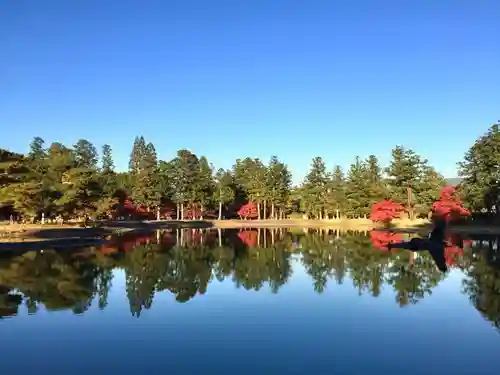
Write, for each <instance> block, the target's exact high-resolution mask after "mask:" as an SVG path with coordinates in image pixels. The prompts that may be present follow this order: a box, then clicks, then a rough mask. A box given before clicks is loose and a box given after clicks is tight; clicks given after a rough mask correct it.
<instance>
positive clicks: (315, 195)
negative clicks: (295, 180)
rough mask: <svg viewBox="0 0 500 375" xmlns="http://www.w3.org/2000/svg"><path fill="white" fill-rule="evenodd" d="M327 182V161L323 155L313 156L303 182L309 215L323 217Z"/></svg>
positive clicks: (303, 192)
mask: <svg viewBox="0 0 500 375" xmlns="http://www.w3.org/2000/svg"><path fill="white" fill-rule="evenodd" d="M327 183H328V176H327V173H326V165H325V162H324V161H323V159H322V158H321V157H315V158H313V159H312V162H311V168H310V170H309V173H308V174H307V175H306V177H305V179H304V183H303V184H302V194H303V195H302V199H303V209H304V211H305V212H306V214H307V215H314V216H315V217H316V218H318V219H322V218H323V210H324V207H325V205H324V202H325V195H326V186H327Z"/></svg>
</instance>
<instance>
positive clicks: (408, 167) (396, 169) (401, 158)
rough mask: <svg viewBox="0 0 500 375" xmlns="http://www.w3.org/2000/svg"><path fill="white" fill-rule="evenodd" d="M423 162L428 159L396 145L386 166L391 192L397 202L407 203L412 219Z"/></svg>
mask: <svg viewBox="0 0 500 375" xmlns="http://www.w3.org/2000/svg"><path fill="white" fill-rule="evenodd" d="M423 164H426V160H422V159H421V158H420V156H418V155H417V154H415V152H413V151H412V150H410V149H405V148H404V147H402V146H396V148H394V149H393V150H392V160H391V163H390V165H389V166H388V167H387V168H386V173H387V175H388V177H389V178H388V180H387V183H388V189H389V194H390V196H391V198H392V200H394V201H395V202H397V203H400V204H404V205H407V209H408V213H409V215H410V218H411V219H413V218H414V205H415V200H414V199H413V198H414V197H415V196H416V193H418V191H419V189H420V186H419V183H420V180H421V177H422V165H423ZM409 200H410V202H409Z"/></svg>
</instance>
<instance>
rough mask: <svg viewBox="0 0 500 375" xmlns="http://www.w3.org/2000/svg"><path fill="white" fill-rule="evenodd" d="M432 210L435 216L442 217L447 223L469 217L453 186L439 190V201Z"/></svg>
mask: <svg viewBox="0 0 500 375" xmlns="http://www.w3.org/2000/svg"><path fill="white" fill-rule="evenodd" d="M432 210H433V212H434V214H435V215H436V216H439V217H443V218H445V219H446V220H447V221H452V220H456V219H459V218H461V217H464V216H468V215H470V212H469V211H468V210H467V209H465V207H464V206H463V204H462V201H461V200H460V197H459V196H458V194H457V191H456V189H455V188H454V187H453V186H446V187H444V188H443V190H441V193H440V194H439V201H437V202H435V203H434V204H433V205H432Z"/></svg>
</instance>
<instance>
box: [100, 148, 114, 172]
mask: <svg viewBox="0 0 500 375" xmlns="http://www.w3.org/2000/svg"><path fill="white" fill-rule="evenodd" d="M101 170H102V171H103V172H104V173H110V172H114V171H115V163H114V162H113V150H112V149H111V146H110V145H107V144H105V145H103V146H102V157H101Z"/></svg>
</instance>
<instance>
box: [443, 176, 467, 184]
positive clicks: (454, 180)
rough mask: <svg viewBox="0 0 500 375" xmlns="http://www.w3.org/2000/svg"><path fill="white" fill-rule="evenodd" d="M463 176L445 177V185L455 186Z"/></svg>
mask: <svg viewBox="0 0 500 375" xmlns="http://www.w3.org/2000/svg"><path fill="white" fill-rule="evenodd" d="M462 180H463V178H460V177H453V178H445V181H446V185H448V186H457V185H458V184H460V183H461V182H462Z"/></svg>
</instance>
